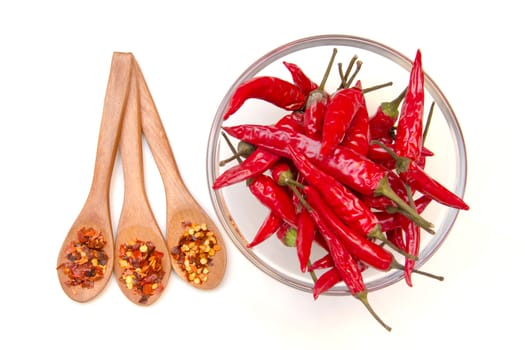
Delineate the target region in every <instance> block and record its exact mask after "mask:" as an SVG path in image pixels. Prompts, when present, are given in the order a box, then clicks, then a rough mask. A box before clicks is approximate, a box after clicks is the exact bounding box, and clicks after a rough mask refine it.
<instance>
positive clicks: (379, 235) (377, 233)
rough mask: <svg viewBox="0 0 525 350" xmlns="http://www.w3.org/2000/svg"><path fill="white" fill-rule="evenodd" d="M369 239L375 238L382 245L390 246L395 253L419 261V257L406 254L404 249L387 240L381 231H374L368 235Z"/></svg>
mask: <svg viewBox="0 0 525 350" xmlns="http://www.w3.org/2000/svg"><path fill="white" fill-rule="evenodd" d="M368 237H369V238H375V239H377V240H379V241H381V242H382V243H384V244H385V245H387V246H389V247H390V248H392V249H393V250H394V251H396V252H397V253H399V254H401V255H403V256H405V257H406V258H408V259H412V260H417V259H418V257H417V256H414V255H412V254H409V253H407V252H405V251H404V250H403V249H401V248H399V247H398V246H396V245H395V244H394V243H392V242H391V241H389V240H388V238H386V237H385V235H384V234H383V232H381V230H379V229H374V230H372V231H370V233H369V234H368Z"/></svg>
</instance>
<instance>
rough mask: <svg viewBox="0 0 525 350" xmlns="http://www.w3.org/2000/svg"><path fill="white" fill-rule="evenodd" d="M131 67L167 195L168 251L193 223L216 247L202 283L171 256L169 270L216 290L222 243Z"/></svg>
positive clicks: (223, 260) (143, 82)
mask: <svg viewBox="0 0 525 350" xmlns="http://www.w3.org/2000/svg"><path fill="white" fill-rule="evenodd" d="M134 65H135V67H134V70H135V71H136V72H137V73H136V76H137V78H138V86H139V90H140V92H141V93H140V106H141V114H142V129H143V130H142V131H143V133H144V135H145V138H146V140H147V142H148V145H149V147H150V149H151V152H152V155H153V158H154V159H155V162H156V164H157V167H158V168H159V172H160V175H161V177H162V181H163V183H164V189H165V192H166V240H167V244H168V249H169V250H170V252H172V251H173V249H174V248H175V247H178V246H179V242H180V240H181V237H182V236H183V235H184V233H185V231H187V229H188V225H189V224H195V225H198V226H199V227H202V225H203V224H204V225H205V228H206V232H210V233H212V234H213V236H214V237H215V239H216V243H217V245H218V247H219V248H217V247H215V248H216V249H214V252H215V254H214V255H213V256H210V257H209V259H208V260H209V266H208V269H207V270H208V271H209V272H208V274H207V276H206V280H205V281H204V282H203V281H200V282H201V283H196V282H195V280H192V279H191V277H189V276H188V274H187V270H186V269H185V268H184V266H183V265H181V263H180V262H179V261H177V260H176V259H175V258H174V256H173V255H171V254H170V257H171V261H172V268H173V270H174V271H175V272H176V273H177V275H178V276H179V277H180V278H181V279H182V280H184V281H186V282H188V283H190V285H192V286H193V287H195V288H198V289H212V288H215V287H217V286H218V285H219V284H220V282H221V281H222V279H223V277H224V274H225V271H226V256H227V255H226V246H225V244H224V240H223V238H222V236H221V234H220V231H219V230H218V228H217V226H216V225H215V223H214V222H213V220H211V218H210V217H209V216H208V214H207V213H206V211H205V210H204V209H203V208H202V207H201V206H200V205H199V203H198V202H197V201H196V200H195V198H194V197H193V196H192V195H191V193H190V191H189V190H188V188H187V187H186V185H185V184H184V181H183V180H182V178H181V175H180V172H179V170H178V167H177V163H176V161H175V157H174V155H173V152H172V149H171V146H170V143H169V140H168V137H167V135H166V131H165V130H164V126H163V124H162V121H161V118H160V115H159V113H158V111H157V108H156V106H155V103H154V101H153V98H152V95H151V93H150V91H149V88H148V86H147V83H146V80H145V79H144V76H143V74H142V71H141V70H140V67H139V65H138V63H137V62H136V61H134Z"/></svg>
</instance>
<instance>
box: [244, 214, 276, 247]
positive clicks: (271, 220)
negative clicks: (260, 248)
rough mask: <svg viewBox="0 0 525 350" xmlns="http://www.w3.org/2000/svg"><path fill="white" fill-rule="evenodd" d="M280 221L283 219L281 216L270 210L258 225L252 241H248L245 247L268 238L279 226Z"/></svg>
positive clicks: (252, 245) (253, 245)
mask: <svg viewBox="0 0 525 350" xmlns="http://www.w3.org/2000/svg"><path fill="white" fill-rule="evenodd" d="M282 222H283V220H282V219H281V216H280V215H278V214H276V213H274V212H272V211H271V212H270V213H269V214H268V216H267V217H266V219H265V220H264V221H263V223H262V224H261V226H260V227H259V230H257V233H256V234H255V236H254V237H253V239H252V241H251V242H250V243H248V245H247V247H248V248H253V247H255V246H256V245H258V244H260V243H262V242H264V241H265V240H267V239H268V238H270V237H271V236H272V235H273V234H274V233H275V232H276V231H277V229H278V228H279V227H280V226H281V223H282Z"/></svg>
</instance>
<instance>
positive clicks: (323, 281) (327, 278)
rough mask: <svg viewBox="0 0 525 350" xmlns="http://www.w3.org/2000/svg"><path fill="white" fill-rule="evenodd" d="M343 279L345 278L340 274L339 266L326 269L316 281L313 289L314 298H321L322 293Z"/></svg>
mask: <svg viewBox="0 0 525 350" xmlns="http://www.w3.org/2000/svg"><path fill="white" fill-rule="evenodd" d="M342 280H343V279H342V278H341V275H340V274H339V270H337V268H335V267H332V268H331V269H329V270H327V271H325V272H324V273H323V274H322V275H321V276H319V278H318V279H317V281H316V282H315V283H314V287H313V290H312V293H313V296H314V300H315V299H317V298H319V296H320V295H321V294H323V293H324V292H326V291H328V290H329V289H331V288H332V287H333V286H335V285H336V284H337V283H339V282H341V281H342Z"/></svg>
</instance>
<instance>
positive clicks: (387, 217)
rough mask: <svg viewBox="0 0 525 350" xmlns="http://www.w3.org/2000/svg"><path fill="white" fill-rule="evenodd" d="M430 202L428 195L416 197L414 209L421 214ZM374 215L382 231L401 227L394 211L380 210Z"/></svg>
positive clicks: (397, 215)
mask: <svg viewBox="0 0 525 350" xmlns="http://www.w3.org/2000/svg"><path fill="white" fill-rule="evenodd" d="M431 202H432V198H430V197H428V196H421V197H419V198H418V199H416V200H415V206H416V211H417V212H418V213H420V214H421V213H422V212H423V211H424V210H425V209H426V208H427V206H428V205H429V204H430V203H431ZM375 215H376V217H377V219H378V220H379V225H380V226H381V230H382V231H384V232H389V231H392V230H394V229H396V228H399V227H401V223H400V222H399V214H398V213H395V212H394V213H391V212H390V213H389V212H387V211H381V212H377V213H375ZM402 249H404V248H402Z"/></svg>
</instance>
